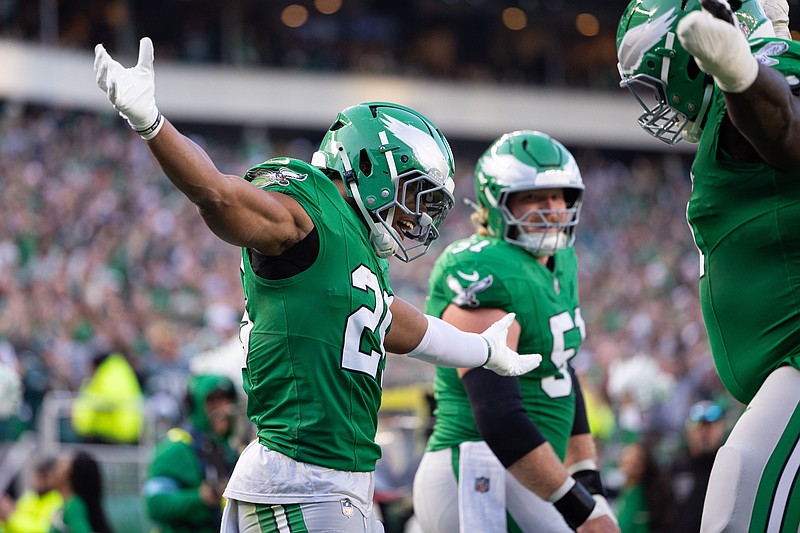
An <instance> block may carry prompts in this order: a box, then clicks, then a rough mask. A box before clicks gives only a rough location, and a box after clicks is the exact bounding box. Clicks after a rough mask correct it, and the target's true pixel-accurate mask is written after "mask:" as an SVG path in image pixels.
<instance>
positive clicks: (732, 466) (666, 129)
mask: <svg viewBox="0 0 800 533" xmlns="http://www.w3.org/2000/svg"><path fill="white" fill-rule="evenodd" d="M767 3H771V2H767ZM778 3H780V2H778ZM732 5H734V7H736V8H737V9H736V11H735V12H734V11H732V9H731V6H729V5H728V4H727V3H724V2H721V1H719V0H703V2H702V8H701V5H700V3H698V1H697V0H689V1H686V0H634V1H633V2H631V3H630V4H629V5H628V8H627V10H626V11H625V13H624V15H623V16H622V19H621V21H620V25H619V29H618V32H617V52H618V57H619V71H620V74H621V75H622V85H623V86H625V87H628V88H629V89H631V91H632V92H633V93H634V94H635V95H637V98H638V99H639V101H640V102H641V103H645V102H648V101H650V102H652V103H653V105H648V106H647V107H646V109H645V112H644V114H642V116H641V117H640V118H639V123H640V124H641V125H642V127H644V128H645V130H646V131H648V132H649V133H651V134H653V135H655V136H656V137H658V138H659V139H661V140H664V141H667V142H669V143H677V142H679V141H680V140H681V139H688V140H691V141H694V142H698V141H699V144H698V147H697V153H696V155H695V159H694V163H693V165H692V179H693V189H692V194H691V197H690V199H689V206H688V210H687V213H688V219H689V223H690V225H691V228H692V231H693V236H694V239H695V242H696V244H697V247H698V249H699V251H700V266H701V269H700V282H699V285H700V300H701V305H702V311H703V318H704V320H705V324H706V329H707V330H708V336H709V339H710V342H711V349H712V353H713V357H714V362H715V364H716V368H717V371H718V372H719V375H720V377H721V379H722V382H723V384H724V385H725V387H726V388H727V389H728V391H729V392H730V393H731V394H732V395H733V396H734V397H735V398H736V399H738V400H739V401H741V402H743V403H746V404H748V406H747V409H746V410H745V412H744V414H743V415H742V416H741V417H740V419H739V420H738V421H737V423H736V426H735V427H734V429H733V431H732V433H731V434H730V436H729V438H728V440H727V441H726V443H725V445H724V446H723V447H722V448H721V449H720V451H719V453H718V454H717V456H716V460H715V463H714V467H713V470H712V473H711V478H710V481H709V487H708V491H707V493H706V500H705V507H704V511H703V519H702V531H797V530H798V525H799V524H800V490H797V485H798V472H799V471H800V444H798V443H799V442H800V403H799V402H800V371H798V369H799V368H800V299H798V295H799V294H800V275H799V274H798V273H800V237H798V232H797V228H798V225H799V224H800V142H798V139H800V105H799V104H800V102H798V96H797V95H798V89H800V78H798V76H800V45H798V44H796V43H795V42H792V41H788V40H785V39H780V38H775V37H774V33H773V27H772V24H770V22H771V21H770V20H768V19H767V17H766V16H765V14H764V12H763V11H762V9H761V7H760V5H759V3H758V2H756V1H755V0H745V1H743V2H742V1H739V2H735V3H734V2H732ZM773 7H774V6H773ZM780 13H784V15H785V16H784V15H780V16H781V17H782V18H785V19H786V21H787V22H788V6H786V10H785V12H784V11H782V10H779V14H780ZM773 16H774V12H773ZM772 22H773V24H775V25H776V27H777V26H778V25H777V24H776V21H772ZM784 36H786V33H785V32H784ZM645 95H647V96H649V97H653V96H655V98H654V100H655V101H654V102H653V100H648V99H647V97H646V96H645Z"/></svg>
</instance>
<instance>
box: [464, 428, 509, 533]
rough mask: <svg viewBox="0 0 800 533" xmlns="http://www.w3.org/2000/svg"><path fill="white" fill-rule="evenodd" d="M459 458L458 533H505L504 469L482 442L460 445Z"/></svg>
mask: <svg viewBox="0 0 800 533" xmlns="http://www.w3.org/2000/svg"><path fill="white" fill-rule="evenodd" d="M459 455H460V457H459V461H458V463H459V466H458V520H459V524H460V532H461V533H475V532H476V531H486V532H489V531H507V529H506V480H505V476H506V469H505V468H503V465H502V464H501V463H500V461H499V460H498V459H497V457H495V456H494V454H493V453H492V451H491V450H490V449H489V446H488V445H487V444H486V443H485V442H462V443H461V445H460V446H459Z"/></svg>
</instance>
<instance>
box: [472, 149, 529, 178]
mask: <svg viewBox="0 0 800 533" xmlns="http://www.w3.org/2000/svg"><path fill="white" fill-rule="evenodd" d="M483 172H484V173H485V174H489V175H490V176H495V177H497V178H499V177H500V176H502V179H501V181H503V182H504V183H506V184H510V183H513V182H516V181H519V180H526V181H531V182H532V178H534V177H535V176H536V174H537V173H538V172H539V170H538V169H537V168H536V167H533V166H531V165H526V164H525V163H523V162H522V161H520V160H519V159H517V158H516V157H514V156H513V155H511V154H497V153H496V154H494V156H493V157H487V158H486V159H485V160H484V162H483Z"/></svg>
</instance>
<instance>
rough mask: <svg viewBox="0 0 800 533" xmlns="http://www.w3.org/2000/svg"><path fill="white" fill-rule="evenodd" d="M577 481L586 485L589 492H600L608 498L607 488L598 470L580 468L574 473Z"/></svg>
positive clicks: (573, 475) (599, 493)
mask: <svg viewBox="0 0 800 533" xmlns="http://www.w3.org/2000/svg"><path fill="white" fill-rule="evenodd" d="M572 477H573V478H575V481H577V482H578V483H580V484H581V485H583V486H584V487H586V490H588V491H589V494H598V495H600V496H603V497H604V498H607V497H608V495H607V494H606V488H605V487H604V486H603V481H602V479H600V472H598V471H597V470H579V471H577V472H574V473H573V474H572Z"/></svg>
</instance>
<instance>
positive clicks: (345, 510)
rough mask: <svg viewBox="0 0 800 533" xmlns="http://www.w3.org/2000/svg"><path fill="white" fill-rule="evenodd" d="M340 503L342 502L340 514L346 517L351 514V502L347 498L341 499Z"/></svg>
mask: <svg viewBox="0 0 800 533" xmlns="http://www.w3.org/2000/svg"><path fill="white" fill-rule="evenodd" d="M341 503H342V514H343V515H345V516H346V517H347V518H350V517H351V516H353V503H352V502H351V501H350V500H348V499H344V500H342V502H341Z"/></svg>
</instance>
